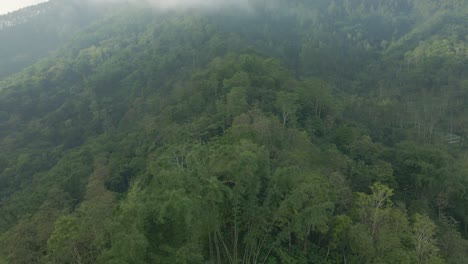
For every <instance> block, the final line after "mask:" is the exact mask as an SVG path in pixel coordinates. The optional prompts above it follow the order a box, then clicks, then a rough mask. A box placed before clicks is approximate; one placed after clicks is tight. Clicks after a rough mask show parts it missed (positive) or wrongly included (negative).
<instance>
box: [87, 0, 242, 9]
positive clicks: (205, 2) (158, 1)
mask: <svg viewBox="0 0 468 264" xmlns="http://www.w3.org/2000/svg"><path fill="white" fill-rule="evenodd" d="M88 1H89V2H91V3H97V4H113V3H129V4H140V5H142V4H143V5H150V6H152V7H154V8H158V9H178V8H202V9H212V8H223V7H238V8H249V7H250V4H249V0H88Z"/></svg>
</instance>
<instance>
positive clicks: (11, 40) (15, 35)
mask: <svg viewBox="0 0 468 264" xmlns="http://www.w3.org/2000/svg"><path fill="white" fill-rule="evenodd" d="M107 12H109V10H107V8H102V7H100V8H94V7H92V6H90V5H89V3H87V1H74V0H50V1H48V2H45V3H42V4H39V5H34V6H30V7H26V8H23V9H21V10H18V11H15V12H11V13H8V14H4V15H0V79H2V78H5V77H6V76H8V75H9V74H13V73H17V72H18V71H21V70H22V69H24V68H25V67H27V66H30V65H31V64H33V63H35V62H37V61H38V60H40V59H42V58H44V57H46V56H48V55H49V54H51V53H52V52H54V51H55V50H56V49H58V48H59V47H61V46H62V45H64V44H66V43H67V42H68V41H69V40H70V39H72V38H73V37H74V34H75V33H77V32H78V31H80V30H81V29H83V28H84V27H86V26H87V25H90V24H92V23H93V22H94V21H96V20H98V19H99V18H101V17H103V16H105V14H106V13H107Z"/></svg>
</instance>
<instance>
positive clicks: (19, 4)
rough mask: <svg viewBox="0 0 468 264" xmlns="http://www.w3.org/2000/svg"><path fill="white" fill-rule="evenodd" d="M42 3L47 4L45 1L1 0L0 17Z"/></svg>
mask: <svg viewBox="0 0 468 264" xmlns="http://www.w3.org/2000/svg"><path fill="white" fill-rule="evenodd" d="M43 2H47V0H1V1H0V15H1V14H6V13H8V12H12V11H15V10H18V9H20V8H23V7H27V6H30V5H35V4H39V3H43Z"/></svg>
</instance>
